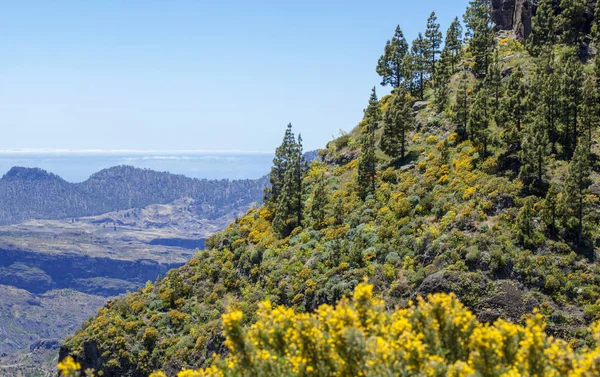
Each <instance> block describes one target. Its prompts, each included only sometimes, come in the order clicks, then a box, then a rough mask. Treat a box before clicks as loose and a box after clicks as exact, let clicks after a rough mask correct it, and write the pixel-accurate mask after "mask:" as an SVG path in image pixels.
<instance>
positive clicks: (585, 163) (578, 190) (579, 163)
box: [563, 142, 591, 245]
mask: <svg viewBox="0 0 600 377" xmlns="http://www.w3.org/2000/svg"><path fill="white" fill-rule="evenodd" d="M590 173H591V169H590V162H589V154H588V147H587V145H585V143H584V142H581V143H579V144H578V146H577V149H576V150H575V154H574V155H573V159H572V160H571V162H570V163H569V171H568V174H567V179H566V183H565V189H564V193H563V197H564V207H565V208H566V212H567V213H566V215H567V217H566V225H567V228H569V229H571V230H573V231H574V232H575V234H576V235H577V242H578V244H580V245H581V244H582V243H583V238H584V237H583V236H584V235H583V229H584V219H585V215H586V213H585V210H586V206H585V196H586V194H587V191H588V190H587V189H588V185H589V182H588V181H589V177H590Z"/></svg>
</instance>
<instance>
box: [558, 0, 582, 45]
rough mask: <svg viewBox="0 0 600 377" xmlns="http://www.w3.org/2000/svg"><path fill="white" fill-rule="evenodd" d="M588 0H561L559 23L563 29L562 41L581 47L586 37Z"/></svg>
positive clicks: (561, 29)
mask: <svg viewBox="0 0 600 377" xmlns="http://www.w3.org/2000/svg"><path fill="white" fill-rule="evenodd" d="M586 6H587V0H561V1H560V8H561V10H562V12H561V14H560V15H559V16H558V20H557V21H558V25H559V28H560V31H561V37H560V39H561V41H562V42H563V43H564V44H566V45H570V46H577V47H579V45H580V43H581V42H582V41H583V37H584V33H583V30H584V25H585V22H586V20H585V8H586Z"/></svg>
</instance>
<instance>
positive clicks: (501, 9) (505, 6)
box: [491, 0, 519, 30]
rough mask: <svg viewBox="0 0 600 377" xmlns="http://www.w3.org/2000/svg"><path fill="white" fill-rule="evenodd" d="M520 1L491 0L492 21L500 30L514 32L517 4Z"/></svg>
mask: <svg viewBox="0 0 600 377" xmlns="http://www.w3.org/2000/svg"><path fill="white" fill-rule="evenodd" d="M517 1H519V0H491V15H492V20H493V21H494V23H495V24H496V28H497V29H499V30H512V29H513V26H514V14H515V6H516V2H517Z"/></svg>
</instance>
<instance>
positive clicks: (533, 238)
mask: <svg viewBox="0 0 600 377" xmlns="http://www.w3.org/2000/svg"><path fill="white" fill-rule="evenodd" d="M533 204H534V198H533V197H531V196H530V197H527V198H525V200H524V203H523V206H522V207H521V209H520V210H519V214H518V215H517V219H516V222H515V225H516V231H517V232H516V233H517V238H518V239H519V243H520V244H521V245H522V246H523V247H528V248H529V247H535V246H536V245H537V244H539V242H540V235H539V234H538V232H537V231H536V226H535V222H534V217H535V212H534V211H533Z"/></svg>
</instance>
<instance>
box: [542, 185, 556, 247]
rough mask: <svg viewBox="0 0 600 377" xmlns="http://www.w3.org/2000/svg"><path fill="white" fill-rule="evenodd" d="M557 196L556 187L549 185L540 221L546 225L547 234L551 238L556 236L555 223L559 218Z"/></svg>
mask: <svg viewBox="0 0 600 377" xmlns="http://www.w3.org/2000/svg"><path fill="white" fill-rule="evenodd" d="M559 194H560V191H559V190H558V188H557V187H556V185H554V184H552V185H550V189H549V190H548V194H546V199H545V200H544V207H543V210H542V219H543V220H544V223H546V226H547V227H548V232H549V233H550V235H551V236H556V235H557V234H558V228H557V221H558V219H559V217H560V214H559V206H558V204H559V203H558V200H559Z"/></svg>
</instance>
